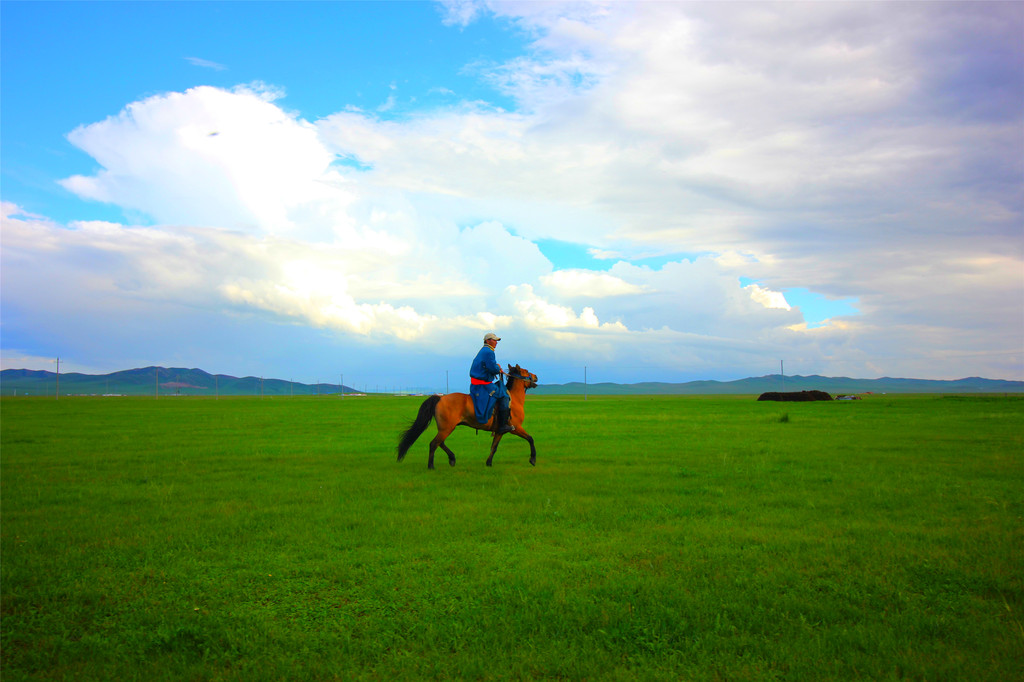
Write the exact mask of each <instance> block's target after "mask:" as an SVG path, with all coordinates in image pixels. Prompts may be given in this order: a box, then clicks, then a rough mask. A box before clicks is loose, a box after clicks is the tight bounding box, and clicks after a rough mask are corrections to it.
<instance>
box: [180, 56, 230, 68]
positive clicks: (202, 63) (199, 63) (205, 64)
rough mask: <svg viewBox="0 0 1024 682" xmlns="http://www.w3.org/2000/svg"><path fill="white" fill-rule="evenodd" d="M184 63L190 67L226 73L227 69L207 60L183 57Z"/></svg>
mask: <svg viewBox="0 0 1024 682" xmlns="http://www.w3.org/2000/svg"><path fill="white" fill-rule="evenodd" d="M185 61H187V62H188V63H189V64H191V65H192V66H200V67H202V68H204V69H213V70H214V71H226V70H227V68H228V67H226V66H224V65H223V64H219V63H217V62H211V61H210V60H209V59H201V58H199V57H185Z"/></svg>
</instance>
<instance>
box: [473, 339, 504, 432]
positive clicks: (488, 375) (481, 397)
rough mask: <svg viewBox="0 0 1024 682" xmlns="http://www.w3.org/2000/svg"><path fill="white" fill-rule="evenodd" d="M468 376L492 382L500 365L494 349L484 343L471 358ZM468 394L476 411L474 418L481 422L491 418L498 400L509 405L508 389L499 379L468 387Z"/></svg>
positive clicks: (499, 374) (497, 375)
mask: <svg viewBox="0 0 1024 682" xmlns="http://www.w3.org/2000/svg"><path fill="white" fill-rule="evenodd" d="M469 376H471V377H473V378H474V379H479V380H480V381H491V382H493V381H494V380H495V379H496V378H498V377H500V376H501V365H499V364H498V361H497V360H496V359H495V358H494V350H493V349H492V348H491V347H490V346H488V345H487V344H484V347H483V348H481V349H480V352H479V353H477V354H476V357H475V358H473V364H472V365H471V366H470V368H469ZM469 395H470V396H471V397H472V399H473V409H474V411H475V412H476V420H477V421H478V422H479V423H481V424H483V423H486V422H487V420H488V419H490V418H491V413H492V412H493V411H494V407H495V405H496V404H497V403H498V402H499V401H500V402H502V403H504V405H505V407H506V408H508V406H509V396H508V391H507V390H505V385H504V384H503V383H501V382H500V381H499V382H497V383H491V384H486V385H476V386H470V387H469Z"/></svg>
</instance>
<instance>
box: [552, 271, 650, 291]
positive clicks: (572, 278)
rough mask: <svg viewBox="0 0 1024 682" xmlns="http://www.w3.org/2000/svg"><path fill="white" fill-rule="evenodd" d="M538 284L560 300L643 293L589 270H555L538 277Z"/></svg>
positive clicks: (605, 274)
mask: <svg viewBox="0 0 1024 682" xmlns="http://www.w3.org/2000/svg"><path fill="white" fill-rule="evenodd" d="M540 282H541V283H542V284H543V285H544V286H545V288H546V289H548V290H551V291H552V292H553V293H555V294H556V295H557V296H558V297H560V298H573V297H579V296H585V297H588V298H605V297H608V296H627V295H630V294H639V293H642V292H643V291H644V288H643V287H641V286H637V285H635V284H631V283H629V282H626V281H624V280H622V279H620V278H618V277H615V276H613V275H609V274H608V273H606V272H594V271H591V270H556V271H555V272H553V273H551V274H550V275H544V276H542V277H540Z"/></svg>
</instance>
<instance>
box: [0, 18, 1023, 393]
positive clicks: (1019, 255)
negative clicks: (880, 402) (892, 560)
mask: <svg viewBox="0 0 1024 682" xmlns="http://www.w3.org/2000/svg"><path fill="white" fill-rule="evenodd" d="M0 32H2V34H0V201H2V221H3V222H2V228H0V247H2V248H0V252H2V256H0V267H2V270H0V359H2V365H3V367H4V368H5V369H8V368H27V369H51V370H52V369H55V367H56V363H55V358H57V357H59V358H60V362H61V365H60V367H61V371H62V372H66V371H81V372H88V373H105V372H111V371H117V370H121V369H130V368H134V367H145V366H150V365H161V366H168V367H198V368H201V369H204V370H206V371H209V372H213V373H223V374H231V375H235V376H265V377H274V378H280V379H291V380H294V381H302V382H308V383H312V382H314V381H331V382H336V381H338V380H339V379H340V378H341V377H343V378H344V382H345V383H346V384H347V385H350V386H353V387H355V388H360V389H361V388H364V387H365V388H368V389H369V390H375V387H380V388H384V387H396V388H400V389H409V390H429V391H447V390H451V391H456V390H466V386H468V369H469V364H470V362H471V360H472V358H473V356H474V355H475V354H476V352H477V350H478V349H479V347H480V345H481V342H482V338H483V335H484V334H485V333H487V332H492V331H493V332H495V333H497V334H498V335H499V336H500V337H502V341H501V343H499V345H498V349H497V356H498V360H499V361H500V362H502V363H506V364H519V365H521V366H522V367H525V368H528V369H529V370H530V371H532V372H534V373H535V374H538V376H539V378H540V382H541V383H565V382H569V381H583V380H584V379H586V380H587V381H588V382H590V383H597V382H603V381H614V382H625V383H632V382H639V381H667V382H682V381H691V380H702V379H714V380H720V381H729V380H734V379H740V378H744V377H748V376H763V375H766V374H773V373H777V372H779V371H780V368H781V367H782V366H783V364H782V363H785V364H784V367H785V372H786V374H791V375H792V374H802V375H811V374H820V375H825V376H849V377H857V378H878V377H883V376H894V377H914V378H923V379H956V378H962V377H968V376H984V377H988V378H998V379H1015V380H1021V379H1024V41H1022V40H1021V35H1024V3H1020V2H991V3H989V2H971V3H963V4H961V3H952V2H938V3H929V2H906V3H899V2H898V3H886V2H853V3H842V2H821V3H807V2H800V3H765V2H754V3H745V2H727V3H704V2H697V3H687V2H671V3H669V2H628V3H627V2H598V3H590V2H566V3H560V2H543V3H539V2H498V1H495V2H490V1H480V0H452V1H448V2H436V3H433V2H432V3H428V2H366V3H363V2H281V3H278V2H254V3H250V2H225V3H220V2H181V3H178V2H173V3H164V2H132V3H126V2H69V3H62V2H43V3H41V2H12V1H8V0H4V1H3V2H0Z"/></svg>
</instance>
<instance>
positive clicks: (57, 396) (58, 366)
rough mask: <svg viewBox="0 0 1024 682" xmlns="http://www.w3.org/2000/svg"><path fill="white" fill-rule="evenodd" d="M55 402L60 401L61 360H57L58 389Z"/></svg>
mask: <svg viewBox="0 0 1024 682" xmlns="http://www.w3.org/2000/svg"><path fill="white" fill-rule="evenodd" d="M54 395H55V396H56V397H55V398H54V400H60V358H57V388H56V390H55V391H54Z"/></svg>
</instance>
